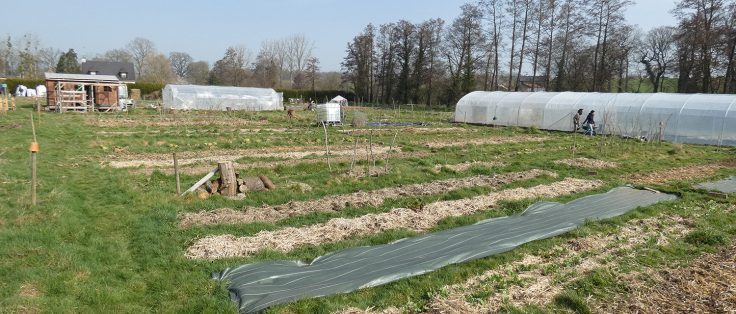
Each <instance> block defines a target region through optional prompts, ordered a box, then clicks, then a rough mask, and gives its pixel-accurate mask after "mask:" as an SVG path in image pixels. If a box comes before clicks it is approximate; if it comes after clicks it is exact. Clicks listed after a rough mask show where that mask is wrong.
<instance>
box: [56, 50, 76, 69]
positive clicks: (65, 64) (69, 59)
mask: <svg viewBox="0 0 736 314" xmlns="http://www.w3.org/2000/svg"><path fill="white" fill-rule="evenodd" d="M79 71H80V70H79V61H77V53H76V52H75V51H74V49H69V51H67V52H66V53H64V54H62V55H61V57H59V62H58V63H57V64H56V72H57V73H79Z"/></svg>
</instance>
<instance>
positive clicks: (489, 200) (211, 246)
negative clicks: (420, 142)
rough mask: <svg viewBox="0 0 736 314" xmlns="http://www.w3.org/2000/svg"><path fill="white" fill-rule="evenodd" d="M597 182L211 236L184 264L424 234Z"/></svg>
mask: <svg viewBox="0 0 736 314" xmlns="http://www.w3.org/2000/svg"><path fill="white" fill-rule="evenodd" d="M602 185H603V182H602V181H597V180H596V181H592V180H581V179H574V178H567V179H565V180H563V181H560V182H555V183H551V184H546V185H539V186H535V187H531V188H516V189H509V190H503V191H499V192H494V193H490V194H487V195H482V196H477V197H473V198H468V199H461V200H453V201H440V202H435V203H431V204H427V205H425V206H423V207H421V208H417V209H409V208H395V209H393V210H391V211H390V212H386V213H379V214H368V215H364V216H361V217H357V218H351V219H346V218H334V219H331V220H329V221H328V222H326V223H324V224H316V225H311V226H307V227H302V228H293V227H290V228H285V229H281V230H276V231H261V232H259V233H257V234H256V235H254V236H252V237H240V238H238V237H236V236H234V235H220V236H210V237H206V238H202V239H199V240H197V241H196V242H195V243H194V244H193V245H192V246H190V247H189V248H188V249H187V252H186V256H187V257H189V258H206V259H218V258H225V257H235V256H249V255H252V254H254V253H256V252H258V251H260V250H263V249H271V250H276V251H282V252H289V251H291V250H293V249H295V248H297V247H299V246H303V245H320V244H324V243H329V242H336V241H340V240H344V239H347V238H349V237H353V236H362V235H369V234H375V233H379V232H382V231H386V230H391V229H409V230H415V231H426V230H428V229H430V228H432V227H434V226H435V225H436V224H437V223H438V222H439V221H440V220H442V219H445V218H448V217H457V216H463V215H468V214H472V213H476V212H478V211H482V210H486V209H489V208H493V207H495V206H496V205H497V204H498V202H500V201H511V200H520V199H525V198H536V197H555V196H560V195H566V194H572V193H576V192H580V191H585V190H590V189H594V188H596V187H600V186H602Z"/></svg>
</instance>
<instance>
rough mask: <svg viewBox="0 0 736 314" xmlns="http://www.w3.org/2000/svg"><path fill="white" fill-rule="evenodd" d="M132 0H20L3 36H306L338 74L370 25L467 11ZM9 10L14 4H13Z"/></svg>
mask: <svg viewBox="0 0 736 314" xmlns="http://www.w3.org/2000/svg"><path fill="white" fill-rule="evenodd" d="M212 2H215V3H216V4H206V3H204V1H193V0H178V1H173V0H171V1H169V0H148V1H140V0H124V1H117V2H116V1H82V0H64V1H52V0H45V1H41V2H40V3H39V2H33V1H17V2H16V3H14V4H13V5H12V7H13V9H12V10H10V11H8V10H4V13H3V16H2V19H0V34H9V35H11V36H13V37H17V36H21V35H22V34H25V33H33V34H35V35H37V36H38V38H39V39H40V40H41V45H42V46H43V47H54V48H58V49H61V50H63V51H66V50H67V49H69V48H74V49H75V50H76V51H77V52H78V54H79V55H80V58H81V57H84V56H94V55H95V54H98V53H103V52H105V51H107V50H110V49H113V48H122V47H123V46H125V44H126V43H128V42H129V41H130V40H131V39H133V38H135V37H144V38H148V39H150V40H152V41H153V42H154V43H155V44H156V48H157V49H158V50H159V51H160V52H162V53H165V54H166V55H168V53H169V52H171V51H182V52H187V53H189V54H190V55H191V56H192V57H193V58H194V59H195V60H205V61H209V62H210V64H212V63H214V61H216V60H218V59H220V58H222V56H223V54H224V52H225V49H226V48H227V47H228V46H234V45H245V46H246V47H248V48H249V49H250V50H252V51H253V52H254V54H255V53H256V52H257V50H258V49H259V47H260V44H261V42H262V41H264V40H269V39H278V38H282V37H287V36H289V35H291V34H295V33H303V34H305V35H306V36H307V37H308V38H310V39H312V40H313V41H314V42H315V48H314V55H315V56H317V57H318V58H319V59H320V63H321V68H322V70H323V71H337V70H339V69H340V62H341V61H342V58H343V57H344V56H345V47H346V44H347V42H348V41H350V40H351V39H352V38H353V37H354V36H355V35H357V34H358V33H359V32H360V31H361V30H362V29H363V28H364V27H365V26H366V25H367V24H368V23H373V24H376V25H378V24H382V23H387V22H395V21H398V20H400V19H407V20H409V21H411V22H421V21H424V20H427V19H430V18H437V17H439V18H442V19H444V20H445V21H447V22H448V23H449V21H451V20H452V19H454V18H455V17H457V16H458V15H459V13H460V5H461V4H463V3H466V2H467V1H461V0H364V1H351V0H261V1H238V0H227V1H225V0H223V1H212ZM636 2H637V3H636V4H635V5H633V6H631V7H630V8H629V9H628V10H627V13H626V17H627V21H628V22H629V23H632V24H637V25H639V26H640V27H641V29H642V30H644V31H647V30H649V29H651V28H653V27H656V26H661V25H674V24H675V20H674V18H673V17H672V15H671V14H670V13H669V11H670V10H671V9H672V8H673V7H674V2H675V0H637V1H636ZM5 7H6V9H7V8H8V7H9V6H5Z"/></svg>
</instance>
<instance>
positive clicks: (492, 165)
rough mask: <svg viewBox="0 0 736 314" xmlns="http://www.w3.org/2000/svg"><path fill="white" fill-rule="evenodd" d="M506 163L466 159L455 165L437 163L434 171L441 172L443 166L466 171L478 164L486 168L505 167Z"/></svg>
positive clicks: (455, 170) (456, 170)
mask: <svg viewBox="0 0 736 314" xmlns="http://www.w3.org/2000/svg"><path fill="white" fill-rule="evenodd" d="M505 165H506V164H504V163H503V162H500V161H466V162H464V163H460V164H454V165H435V166H434V168H432V172H434V173H440V172H441V171H442V168H447V169H450V170H451V171H454V172H464V171H468V169H470V168H473V167H476V166H477V167H484V168H496V167H503V166H505Z"/></svg>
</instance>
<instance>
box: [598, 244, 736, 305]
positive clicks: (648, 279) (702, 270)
mask: <svg viewBox="0 0 736 314" xmlns="http://www.w3.org/2000/svg"><path fill="white" fill-rule="evenodd" d="M631 277H632V278H630V279H632V280H630V281H627V282H628V283H629V286H630V287H631V289H632V291H631V293H630V294H629V295H626V296H624V298H619V299H618V300H616V301H614V302H606V303H604V304H601V308H600V310H601V311H602V312H608V313H616V312H618V313H623V312H628V313H735V312H736V244H731V245H730V246H728V247H726V248H724V249H723V250H721V251H720V252H718V253H714V254H706V255H705V256H702V257H701V258H699V259H697V260H696V261H695V262H693V263H692V264H691V265H690V266H688V267H685V268H680V269H664V270H651V271H648V272H645V273H643V274H640V275H639V276H636V277H634V276H631Z"/></svg>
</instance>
